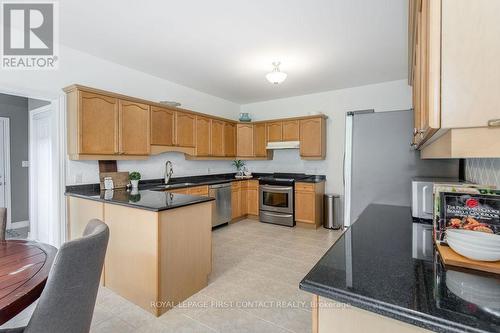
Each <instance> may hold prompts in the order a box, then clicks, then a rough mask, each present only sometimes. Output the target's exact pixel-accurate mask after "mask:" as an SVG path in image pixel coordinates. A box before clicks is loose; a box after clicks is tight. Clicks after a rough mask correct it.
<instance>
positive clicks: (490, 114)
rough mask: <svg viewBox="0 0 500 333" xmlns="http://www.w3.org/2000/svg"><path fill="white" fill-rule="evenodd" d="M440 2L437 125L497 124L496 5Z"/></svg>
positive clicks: (487, 0)
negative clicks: (439, 97)
mask: <svg viewBox="0 0 500 333" xmlns="http://www.w3.org/2000/svg"><path fill="white" fill-rule="evenodd" d="M431 2H435V1H433V0H432V1H431ZM439 2H442V22H441V23H442V25H441V27H442V49H441V50H442V59H441V63H442V72H441V79H442V85H441V103H442V104H441V107H442V108H441V122H442V124H441V125H442V126H441V127H443V128H466V127H487V126H488V123H489V122H490V121H493V120H495V119H496V120H497V121H500V93H499V92H500V61H499V59H500V24H498V13H500V1H492V0H474V1H465V0H461V1H458V0H442V1H439ZM435 7H437V6H435ZM490 124H493V125H492V126H495V125H494V123H493V122H491V123H490ZM496 126H498V122H497V125H496Z"/></svg>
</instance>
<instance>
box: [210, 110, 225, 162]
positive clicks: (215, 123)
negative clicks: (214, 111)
mask: <svg viewBox="0 0 500 333" xmlns="http://www.w3.org/2000/svg"><path fill="white" fill-rule="evenodd" d="M210 125H211V129H210V137H211V139H210V156H216V157H222V156H224V122H223V121H221V120H216V119H212V120H211V124H210Z"/></svg>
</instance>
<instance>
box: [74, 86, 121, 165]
mask: <svg viewBox="0 0 500 333" xmlns="http://www.w3.org/2000/svg"><path fill="white" fill-rule="evenodd" d="M76 94H78V96H79V98H78V104H76V103H75V105H74V107H76V108H77V109H71V110H70V107H71V106H72V105H71V104H72V103H71V102H72V99H74V98H75V96H76ZM75 102H76V101H75ZM68 104H69V105H68V111H71V114H69V115H68V131H75V132H76V128H71V126H70V123H71V122H72V120H75V122H76V120H78V133H71V132H68V133H69V135H68V139H69V140H70V141H71V140H72V135H76V137H77V142H78V144H77V147H75V146H73V145H72V144H71V142H68V152H70V150H75V148H77V151H72V152H71V153H74V154H91V155H94V154H95V155H101V154H102V155H106V154H117V153H118V135H119V133H118V131H119V129H118V99H116V98H113V97H108V96H104V95H99V94H94V93H90V92H85V91H79V92H74V94H73V95H70V96H68ZM75 141H76V140H75ZM74 143H76V142H74ZM70 148H71V149H70Z"/></svg>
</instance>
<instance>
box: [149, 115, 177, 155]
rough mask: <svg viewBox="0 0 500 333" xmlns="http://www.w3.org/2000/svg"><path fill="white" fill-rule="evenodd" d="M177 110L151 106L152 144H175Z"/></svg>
mask: <svg viewBox="0 0 500 333" xmlns="http://www.w3.org/2000/svg"><path fill="white" fill-rule="evenodd" d="M174 123H175V111H173V110H169V109H166V108H160V107H157V106H152V107H151V144H152V145H161V146H173V145H174Z"/></svg>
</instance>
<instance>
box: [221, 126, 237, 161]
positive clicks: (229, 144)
mask: <svg viewBox="0 0 500 333" xmlns="http://www.w3.org/2000/svg"><path fill="white" fill-rule="evenodd" d="M224 156H227V157H234V156H236V124H233V123H229V122H225V123H224Z"/></svg>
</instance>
